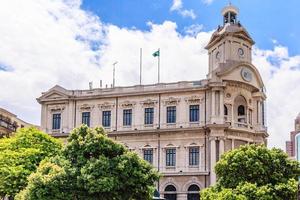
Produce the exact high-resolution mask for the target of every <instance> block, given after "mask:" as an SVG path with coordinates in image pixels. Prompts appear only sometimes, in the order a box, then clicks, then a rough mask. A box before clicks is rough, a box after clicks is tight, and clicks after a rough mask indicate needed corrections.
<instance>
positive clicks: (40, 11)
mask: <svg viewBox="0 0 300 200" xmlns="http://www.w3.org/2000/svg"><path fill="white" fill-rule="evenodd" d="M232 3H233V4H234V5H235V6H237V7H238V8H239V9H240V15H239V19H240V21H241V23H242V24H243V25H244V27H245V28H247V30H248V31H249V33H250V34H251V35H252V37H253V39H254V40H255V41H256V45H255V46H254V47H253V51H252V55H253V60H252V61H253V64H254V65H255V66H256V67H257V68H258V70H259V72H260V74H261V76H262V78H263V80H264V83H265V86H266V88H267V113H268V115H267V120H268V130H269V134H270V138H269V144H270V146H278V147H281V148H284V144H285V141H286V140H288V139H289V132H290V131H292V130H293V128H294V124H293V122H294V119H295V117H296V116H297V115H298V113H299V112H300V101H299V99H300V92H299V91H300V84H299V82H300V40H299V39H298V38H297V36H299V35H300V28H299V24H300V23H299V22H298V21H299V20H298V13H299V11H300V0H286V1H283V0H232ZM227 4H228V1H227V0H224V1H221V0H43V1H37V0H26V1H20V0H9V1H0V44H1V45H0V85H1V90H0V107H3V108H5V109H8V110H10V111H11V112H13V113H15V114H17V115H18V116H19V117H20V118H21V119H23V120H25V121H28V122H30V123H34V124H37V125H38V124H40V119H41V116H40V113H41V107H40V105H39V104H38V102H37V101H36V98H37V97H39V96H40V95H41V93H42V92H45V91H47V90H49V89H50V88H52V87H53V86H54V85H60V86H63V87H65V88H67V89H87V88H88V85H89V84H88V83H89V82H90V81H93V82H94V86H95V87H99V80H100V79H101V80H103V85H106V84H107V85H110V84H111V83H112V63H114V62H115V61H118V65H117V67H116V85H117V86H124V85H135V84H138V83H139V70H138V69H139V50H140V48H141V47H142V48H143V69H144V70H143V72H144V74H143V84H153V83H155V82H156V81H157V80H156V78H157V76H156V74H157V63H156V59H154V58H153V56H152V53H153V52H154V51H155V50H157V48H160V49H161V80H162V82H176V81H183V80H199V79H205V77H206V74H207V71H208V55H207V51H206V50H205V48H204V47H205V46H206V45H207V43H208V41H209V39H210V37H211V34H212V31H213V30H214V29H216V28H217V26H218V25H221V23H222V16H221V13H220V12H221V9H222V8H223V7H224V6H225V5H227ZM149 22H150V23H149ZM176 27H177V28H176ZM199 28H202V29H199ZM187 30H189V31H193V34H191V33H188V32H187ZM182 36H184V37H182ZM275 41H276V42H275Z"/></svg>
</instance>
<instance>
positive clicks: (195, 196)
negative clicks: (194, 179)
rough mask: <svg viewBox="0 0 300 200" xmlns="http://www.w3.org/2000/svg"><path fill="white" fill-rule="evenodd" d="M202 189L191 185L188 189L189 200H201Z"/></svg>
mask: <svg viewBox="0 0 300 200" xmlns="http://www.w3.org/2000/svg"><path fill="white" fill-rule="evenodd" d="M199 192H200V188H199V187H198V185H191V186H190V187H189V188H188V198H187V199H188V200H199V199H200V193H199Z"/></svg>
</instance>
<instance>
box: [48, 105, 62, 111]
mask: <svg viewBox="0 0 300 200" xmlns="http://www.w3.org/2000/svg"><path fill="white" fill-rule="evenodd" d="M48 108H49V110H50V111H51V112H62V111H63V110H65V108H66V106H65V105H51V106H48Z"/></svg>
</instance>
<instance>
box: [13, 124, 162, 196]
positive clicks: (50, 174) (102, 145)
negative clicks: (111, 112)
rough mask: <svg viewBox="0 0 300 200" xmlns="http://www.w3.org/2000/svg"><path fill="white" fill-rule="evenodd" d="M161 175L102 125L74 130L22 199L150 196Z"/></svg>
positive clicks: (33, 180)
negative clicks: (109, 134) (61, 149)
mask: <svg viewBox="0 0 300 200" xmlns="http://www.w3.org/2000/svg"><path fill="white" fill-rule="evenodd" d="M158 178H159V175H158V173H157V172H156V170H154V169H153V167H152V166H151V165H150V164H149V163H148V162H146V161H144V160H143V159H141V158H140V157H139V156H138V155H137V154H136V153H133V152H130V151H128V150H127V149H126V148H125V147H124V146H123V145H121V144H119V143H117V142H115V141H113V140H112V139H109V138H108V137H107V136H106V135H105V133H104V130H103V129H102V128H96V129H90V128H88V127H87V126H86V125H83V126H81V127H79V128H76V129H74V130H73V131H72V132H71V134H70V136H69V138H68V143H67V145H66V146H65V148H64V149H63V151H62V154H61V155H59V156H56V157H54V158H51V159H48V160H45V161H43V162H42V163H41V165H40V166H39V168H38V170H37V172H36V173H34V174H32V175H31V176H30V177H29V184H28V186H27V187H26V189H25V190H23V191H22V192H21V193H19V194H18V195H17V196H16V199H18V200H35V199H39V200H46V199H47V200H48V199H52V200H60V199H61V200H63V199H64V200H73V199H74V200H75V199H76V200H80V199H90V200H92V199H93V200H95V199H101V200H129V199H132V200H133V199H137V200H139V199H150V198H151V196H152V194H153V191H154V184H155V182H156V181H157V180H158Z"/></svg>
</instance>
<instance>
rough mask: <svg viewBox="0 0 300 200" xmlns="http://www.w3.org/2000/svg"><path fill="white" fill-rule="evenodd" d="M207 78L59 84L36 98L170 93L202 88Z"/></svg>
mask: <svg viewBox="0 0 300 200" xmlns="http://www.w3.org/2000/svg"><path fill="white" fill-rule="evenodd" d="M207 83H208V80H207V79H204V80H198V81H180V82H173V83H157V84H149V85H134V86H126V87H110V88H94V89H90V90H67V89H65V88H63V87H61V86H59V85H56V86H54V87H53V88H51V89H50V90H48V91H47V92H44V93H42V96H41V97H39V98H37V101H38V102H39V103H41V102H43V101H48V100H58V99H60V100H62V99H70V98H76V99H80V98H83V99H86V98H95V97H101V98H103V97H117V96H130V95H139V94H143V95H145V94H158V93H168V92H170V93H172V92H178V91H194V90H199V89H204V88H205V87H206V86H207Z"/></svg>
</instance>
